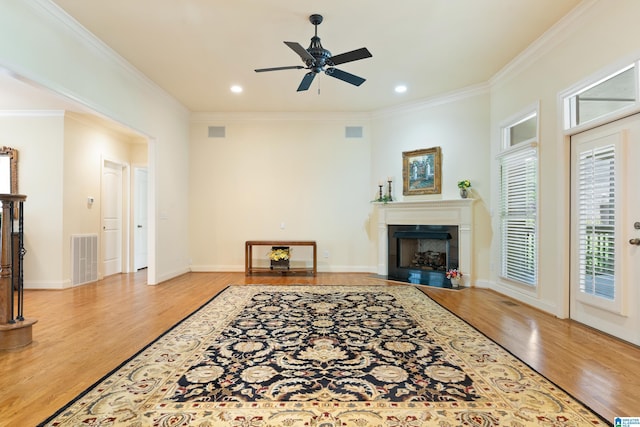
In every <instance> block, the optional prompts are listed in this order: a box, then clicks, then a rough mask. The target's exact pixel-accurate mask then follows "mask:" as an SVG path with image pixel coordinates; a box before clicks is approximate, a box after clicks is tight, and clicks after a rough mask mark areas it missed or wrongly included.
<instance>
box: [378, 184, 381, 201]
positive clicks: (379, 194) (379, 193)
mask: <svg viewBox="0 0 640 427" xmlns="http://www.w3.org/2000/svg"><path fill="white" fill-rule="evenodd" d="M378 201H379V202H381V201H382V184H378Z"/></svg>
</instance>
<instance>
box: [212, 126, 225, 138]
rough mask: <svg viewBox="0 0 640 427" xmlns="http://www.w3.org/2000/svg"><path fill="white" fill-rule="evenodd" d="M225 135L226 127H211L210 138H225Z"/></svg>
mask: <svg viewBox="0 0 640 427" xmlns="http://www.w3.org/2000/svg"><path fill="white" fill-rule="evenodd" d="M225 134H226V129H225V127H224V126H209V138H224V137H225Z"/></svg>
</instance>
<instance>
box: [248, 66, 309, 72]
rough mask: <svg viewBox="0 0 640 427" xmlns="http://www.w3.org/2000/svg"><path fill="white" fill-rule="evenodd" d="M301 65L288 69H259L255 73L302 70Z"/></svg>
mask: <svg viewBox="0 0 640 427" xmlns="http://www.w3.org/2000/svg"><path fill="white" fill-rule="evenodd" d="M303 68H304V67H303V66H302V65H290V66H288V67H273V68H259V69H257V70H255V71H256V73H264V72H265V71H280V70H302V69H303Z"/></svg>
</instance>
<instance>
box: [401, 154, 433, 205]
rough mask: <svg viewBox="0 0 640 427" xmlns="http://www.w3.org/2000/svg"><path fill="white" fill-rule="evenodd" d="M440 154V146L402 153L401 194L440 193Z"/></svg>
mask: <svg viewBox="0 0 640 427" xmlns="http://www.w3.org/2000/svg"><path fill="white" fill-rule="evenodd" d="M441 177H442V155H441V150H440V147H432V148H425V149H421V150H414V151H404V152H403V153H402V194H403V195H405V196H415V195H420V194H440V193H441Z"/></svg>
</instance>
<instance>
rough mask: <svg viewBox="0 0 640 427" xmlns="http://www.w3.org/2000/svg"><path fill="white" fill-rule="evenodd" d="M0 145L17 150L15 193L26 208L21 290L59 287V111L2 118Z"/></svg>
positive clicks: (61, 137)
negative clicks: (16, 183)
mask: <svg viewBox="0 0 640 427" xmlns="http://www.w3.org/2000/svg"><path fill="white" fill-rule="evenodd" d="M0 145H5V146H9V147H13V148H15V149H17V150H18V191H19V192H20V193H21V194H25V195H26V196H27V199H26V201H25V205H24V223H25V236H24V245H25V248H26V250H27V254H26V255H25V258H24V280H25V286H27V287H45V288H46V287H62V286H63V282H64V278H63V268H64V267H63V257H64V255H63V252H62V246H61V242H62V229H63V217H62V211H63V208H62V206H63V201H62V197H61V195H62V192H63V176H62V170H63V160H62V150H63V145H64V117H63V114H62V112H60V111H57V112H56V111H49V112H42V111H41V112H29V113H26V112H24V113H11V114H10V115H9V114H5V115H2V116H0Z"/></svg>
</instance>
